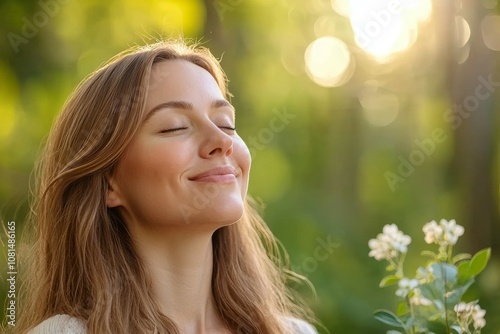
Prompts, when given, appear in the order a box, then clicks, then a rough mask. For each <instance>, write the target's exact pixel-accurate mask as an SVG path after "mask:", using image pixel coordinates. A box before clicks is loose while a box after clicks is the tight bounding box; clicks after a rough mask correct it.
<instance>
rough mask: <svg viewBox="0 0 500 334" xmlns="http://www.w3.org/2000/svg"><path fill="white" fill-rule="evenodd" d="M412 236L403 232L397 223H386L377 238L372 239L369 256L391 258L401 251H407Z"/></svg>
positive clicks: (379, 258)
mask: <svg viewBox="0 0 500 334" xmlns="http://www.w3.org/2000/svg"><path fill="white" fill-rule="evenodd" d="M410 243H411V238H410V237H409V236H407V235H405V234H403V232H401V231H400V230H399V229H398V227H397V226H396V224H391V225H385V226H384V228H383V230H382V233H379V234H378V235H377V239H371V240H370V241H369V242H368V245H369V246H370V248H371V251H370V254H369V256H372V257H374V258H375V260H378V261H381V260H391V259H394V258H395V257H397V256H398V254H399V253H406V252H407V251H408V245H409V244H410Z"/></svg>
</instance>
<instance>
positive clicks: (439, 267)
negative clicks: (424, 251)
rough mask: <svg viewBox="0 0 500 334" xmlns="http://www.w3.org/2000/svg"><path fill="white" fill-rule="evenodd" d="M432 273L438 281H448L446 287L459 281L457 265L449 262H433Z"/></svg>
mask: <svg viewBox="0 0 500 334" xmlns="http://www.w3.org/2000/svg"><path fill="white" fill-rule="evenodd" d="M432 273H433V275H434V278H435V280H436V281H438V282H441V283H443V284H444V283H446V289H448V288H449V287H450V286H451V285H453V284H455V282H456V281H457V276H458V270H457V267H455V266H452V265H450V264H447V263H442V262H439V263H433V264H432ZM441 283H436V284H441Z"/></svg>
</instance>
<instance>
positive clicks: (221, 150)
mask: <svg viewBox="0 0 500 334" xmlns="http://www.w3.org/2000/svg"><path fill="white" fill-rule="evenodd" d="M203 137H204V138H203V139H202V144H201V146H200V155H201V156H202V157H203V158H205V159H209V158H211V157H214V156H217V155H224V156H230V155H231V154H232V153H233V139H232V138H231V136H230V135H229V134H227V133H226V132H224V131H223V130H222V129H220V128H219V127H217V126H215V125H212V126H210V127H209V129H207V130H206V131H205V135H204V136H203Z"/></svg>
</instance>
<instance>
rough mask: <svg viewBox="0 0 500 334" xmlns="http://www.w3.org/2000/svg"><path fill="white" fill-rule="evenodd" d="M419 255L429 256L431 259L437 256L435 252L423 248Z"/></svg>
mask: <svg viewBox="0 0 500 334" xmlns="http://www.w3.org/2000/svg"><path fill="white" fill-rule="evenodd" d="M420 255H422V256H427V257H430V258H432V259H435V258H436V257H437V254H436V253H434V252H431V251H428V250H424V251H422V252H420Z"/></svg>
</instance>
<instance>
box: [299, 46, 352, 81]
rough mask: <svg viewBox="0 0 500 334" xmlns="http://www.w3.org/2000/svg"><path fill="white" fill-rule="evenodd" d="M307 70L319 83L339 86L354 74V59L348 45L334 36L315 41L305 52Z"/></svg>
mask: <svg viewBox="0 0 500 334" xmlns="http://www.w3.org/2000/svg"><path fill="white" fill-rule="evenodd" d="M305 62H306V70H307V74H308V75H309V77H310V78H311V79H312V80H313V81H314V82H315V83H316V84H318V85H320V86H324V87H337V86H341V85H343V84H344V83H346V82H347V81H348V80H349V79H350V77H351V76H352V72H353V71H352V67H351V66H352V65H353V59H352V57H351V52H350V51H349V49H348V47H347V45H346V44H345V43H344V42H343V41H342V40H340V39H338V38H336V37H332V36H325V37H320V38H318V39H316V40H315V41H313V42H312V43H311V44H310V45H309V46H308V47H307V49H306V53H305Z"/></svg>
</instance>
